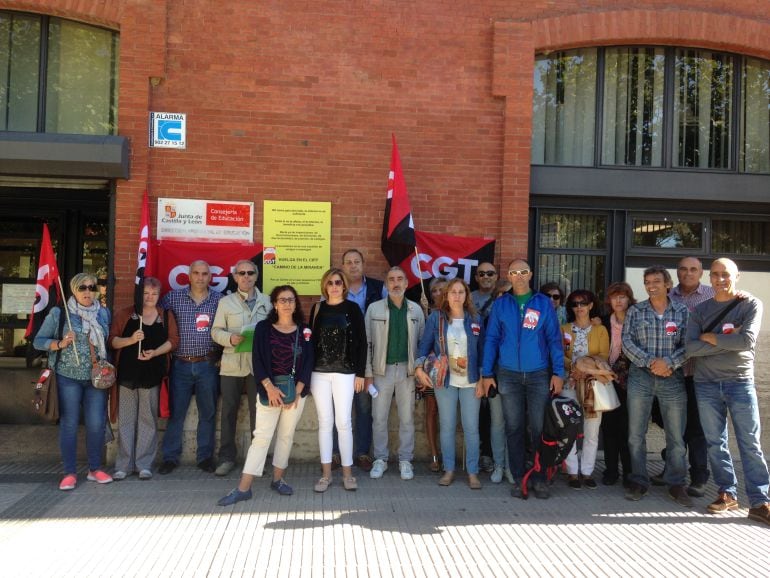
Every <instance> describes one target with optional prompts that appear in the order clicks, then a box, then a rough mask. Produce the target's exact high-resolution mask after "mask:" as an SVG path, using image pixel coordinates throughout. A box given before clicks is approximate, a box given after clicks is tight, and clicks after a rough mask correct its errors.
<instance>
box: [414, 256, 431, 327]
mask: <svg viewBox="0 0 770 578" xmlns="http://www.w3.org/2000/svg"><path fill="white" fill-rule="evenodd" d="M414 256H415V258H416V260H417V272H418V275H417V276H418V277H419V278H420V285H421V286H422V294H423V295H424V296H425V300H426V301H427V303H428V310H426V311H425V315H426V316H427V315H428V311H429V310H430V298H429V297H428V293H427V292H426V291H425V279H423V278H422V269H421V268H420V252H419V251H418V250H417V245H415V246H414Z"/></svg>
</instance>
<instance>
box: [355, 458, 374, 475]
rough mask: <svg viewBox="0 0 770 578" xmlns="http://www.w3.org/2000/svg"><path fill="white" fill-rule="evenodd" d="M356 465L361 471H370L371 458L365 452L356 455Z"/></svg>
mask: <svg viewBox="0 0 770 578" xmlns="http://www.w3.org/2000/svg"><path fill="white" fill-rule="evenodd" d="M356 465H357V466H358V469H359V470H361V471H363V472H371V471H372V458H370V457H369V456H367V455H366V454H364V455H361V456H358V457H357V458H356Z"/></svg>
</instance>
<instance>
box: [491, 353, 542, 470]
mask: <svg viewBox="0 0 770 578" xmlns="http://www.w3.org/2000/svg"><path fill="white" fill-rule="evenodd" d="M550 387H551V372H550V371H548V370H547V369H542V370H540V371H533V372H531V373H525V372H521V371H509V370H507V369H502V368H500V369H498V370H497V389H498V392H499V395H500V398H501V401H502V402H503V418H504V419H505V436H506V438H507V442H508V463H509V465H510V468H511V474H513V477H514V479H515V480H516V481H517V482H520V481H521V479H522V478H523V477H524V474H525V473H526V472H525V467H526V459H527V456H526V451H527V450H526V448H527V445H529V447H530V448H532V449H533V450H534V451H537V449H538V448H539V447H540V436H541V434H542V432H543V417H544V416H545V407H546V405H547V404H548V400H549V398H550V397H551V390H550ZM527 423H529V436H530V437H529V441H528V442H527V440H526V436H527ZM532 478H533V479H534V480H544V479H545V472H533V473H532Z"/></svg>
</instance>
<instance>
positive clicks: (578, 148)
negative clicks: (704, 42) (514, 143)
mask: <svg viewBox="0 0 770 578" xmlns="http://www.w3.org/2000/svg"><path fill="white" fill-rule="evenodd" d="M532 164H533V165H561V166H584V167H602V166H604V167H618V166H626V167H640V168H641V167H657V168H664V169H688V170H702V169H705V170H709V169H711V170H718V171H733V172H746V173H770V62H767V61H761V60H756V59H753V58H748V57H743V56H739V55H734V54H726V53H722V52H716V51H712V50H703V49H691V48H662V47H648V46H621V47H606V48H581V49H578V50H568V51H558V52H553V53H550V54H548V55H538V56H537V57H536V60H535V75H534V101H533V136H532Z"/></svg>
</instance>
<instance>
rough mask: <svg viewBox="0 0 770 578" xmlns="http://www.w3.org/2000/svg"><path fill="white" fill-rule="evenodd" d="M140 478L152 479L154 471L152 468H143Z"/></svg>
mask: <svg viewBox="0 0 770 578" xmlns="http://www.w3.org/2000/svg"><path fill="white" fill-rule="evenodd" d="M139 479H140V480H151V479H152V472H151V471H150V470H142V471H141V472H139Z"/></svg>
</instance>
